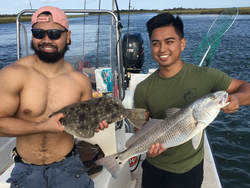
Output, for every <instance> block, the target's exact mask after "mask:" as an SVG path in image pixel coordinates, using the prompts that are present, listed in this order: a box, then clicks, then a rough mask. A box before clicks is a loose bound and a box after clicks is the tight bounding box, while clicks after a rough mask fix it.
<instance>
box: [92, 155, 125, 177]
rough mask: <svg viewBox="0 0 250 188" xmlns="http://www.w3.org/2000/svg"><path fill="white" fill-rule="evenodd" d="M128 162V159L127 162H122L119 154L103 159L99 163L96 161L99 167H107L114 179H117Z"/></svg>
mask: <svg viewBox="0 0 250 188" xmlns="http://www.w3.org/2000/svg"><path fill="white" fill-rule="evenodd" d="M126 162H127V159H125V160H123V161H122V160H120V158H119V153H116V154H113V155H110V156H107V157H104V158H101V159H99V160H97V161H95V163H96V164H97V165H101V166H103V167H105V168H106V169H107V170H108V171H109V173H110V174H111V175H112V177H113V178H117V177H118V176H119V174H120V172H121V170H122V168H123V166H124V164H125V163H126Z"/></svg>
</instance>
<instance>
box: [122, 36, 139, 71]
mask: <svg viewBox="0 0 250 188" xmlns="http://www.w3.org/2000/svg"><path fill="white" fill-rule="evenodd" d="M122 54H123V65H124V67H125V72H126V74H127V73H128V72H130V73H139V72H140V71H141V70H142V66H143V63H144V44H143V38H142V35H141V33H129V34H128V36H127V34H125V35H124V36H123V39H122Z"/></svg>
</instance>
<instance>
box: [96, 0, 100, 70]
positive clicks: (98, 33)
mask: <svg viewBox="0 0 250 188" xmlns="http://www.w3.org/2000/svg"><path fill="white" fill-rule="evenodd" d="M99 10H101V0H99ZM100 16H101V15H100V13H99V14H98V26H97V49H96V65H95V66H96V68H98V67H99V35H100V19H101V18H100Z"/></svg>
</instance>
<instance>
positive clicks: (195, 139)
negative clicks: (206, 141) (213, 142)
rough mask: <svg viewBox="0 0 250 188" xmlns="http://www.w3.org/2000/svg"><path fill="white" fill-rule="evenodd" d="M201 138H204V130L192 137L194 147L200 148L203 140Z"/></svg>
mask: <svg viewBox="0 0 250 188" xmlns="http://www.w3.org/2000/svg"><path fill="white" fill-rule="evenodd" d="M201 138H202V131H200V132H199V133H198V134H197V135H195V136H194V137H193V138H192V144H193V147H194V149H195V150H196V149H197V148H198V146H199V145H200V142H201Z"/></svg>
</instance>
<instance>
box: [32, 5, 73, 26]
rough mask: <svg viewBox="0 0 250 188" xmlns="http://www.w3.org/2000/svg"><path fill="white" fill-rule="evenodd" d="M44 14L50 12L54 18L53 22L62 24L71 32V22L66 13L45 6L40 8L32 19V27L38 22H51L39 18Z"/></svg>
mask: <svg viewBox="0 0 250 188" xmlns="http://www.w3.org/2000/svg"><path fill="white" fill-rule="evenodd" d="M43 12H50V13H51V15H52V17H53V22H55V23H58V24H60V25H61V26H63V27H65V28H66V29H67V30H69V21H68V18H67V15H66V14H65V12H64V11H63V10H61V9H59V8H57V7H52V6H44V7H41V8H39V9H38V10H37V11H36V12H35V13H34V14H33V16H32V18H31V27H33V26H34V24H36V23H38V22H49V18H48V17H38V16H39V15H40V14H41V13H43Z"/></svg>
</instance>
